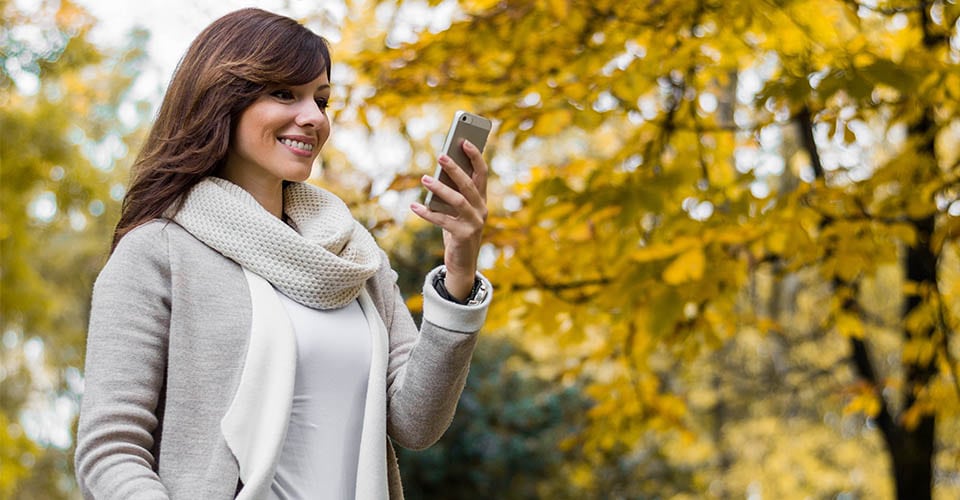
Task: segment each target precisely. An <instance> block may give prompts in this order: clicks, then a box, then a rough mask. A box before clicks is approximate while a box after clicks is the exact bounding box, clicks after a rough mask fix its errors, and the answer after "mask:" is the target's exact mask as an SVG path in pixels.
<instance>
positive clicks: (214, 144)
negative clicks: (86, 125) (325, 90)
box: [111, 8, 330, 251]
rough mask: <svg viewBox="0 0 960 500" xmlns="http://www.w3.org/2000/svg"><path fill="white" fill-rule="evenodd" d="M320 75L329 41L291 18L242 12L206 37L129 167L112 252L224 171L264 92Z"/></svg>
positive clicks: (185, 63)
mask: <svg viewBox="0 0 960 500" xmlns="http://www.w3.org/2000/svg"><path fill="white" fill-rule="evenodd" d="M324 70H326V73H327V78H328V79H329V78H330V52H329V49H328V48H327V42H326V40H325V39H324V38H323V37H321V36H319V35H316V34H314V33H313V32H312V31H310V30H309V29H307V28H305V27H304V26H302V25H300V24H299V23H297V22H296V21H294V20H293V19H290V18H288V17H284V16H280V15H277V14H273V13H270V12H267V11H264V10H260V9H252V8H251V9H241V10H238V11H235V12H231V13H230V14H227V15H225V16H223V17H221V18H220V19H217V20H216V21H214V22H213V23H212V24H211V25H210V26H208V27H207V28H206V29H205V30H203V32H202V33H200V35H198V36H197V38H196V39H195V40H194V41H193V43H192V44H191V45H190V48H189V49H187V53H186V54H185V55H184V56H183V59H182V60H181V61H180V64H179V65H178V66H177V70H176V71H175V72H174V74H173V78H172V79H171V80H170V86H169V88H168V89H167V93H166V95H165V96H164V98H163V103H162V104H161V105H160V110H159V111H158V113H157V119H156V121H155V122H154V124H153V127H152V128H151V129H150V134H149V135H148V136H147V139H146V142H145V143H144V144H143V148H142V149H141V150H140V154H138V155H137V159H136V161H134V164H133V169H132V178H131V182H130V188H129V189H128V190H127V193H126V195H125V196H124V198H123V205H122V206H121V211H120V221H119V222H118V223H117V227H116V230H115V231H114V234H113V245H112V247H111V251H112V248H115V247H116V245H117V243H118V242H119V241H120V238H122V237H123V236H124V235H125V234H127V233H128V232H130V231H131V230H133V229H134V228H136V227H137V226H139V225H141V224H143V223H145V222H148V221H150V220H152V219H156V218H158V217H161V216H162V215H163V213H164V212H165V211H166V210H167V209H168V208H170V207H171V206H173V205H174V204H175V203H180V202H182V195H183V194H185V193H186V192H187V191H189V190H190V188H192V187H193V186H194V185H196V184H197V183H198V182H200V180H201V179H203V178H204V177H206V176H208V175H211V174H213V173H214V172H216V171H217V170H218V169H219V168H220V167H221V166H222V165H223V162H224V159H225V158H226V155H227V148H228V147H229V145H230V137H231V133H232V131H233V126H234V123H235V122H236V120H237V118H238V117H239V116H240V113H241V112H242V111H243V110H244V109H246V108H247V106H249V105H250V104H251V103H253V101H255V100H256V99H257V97H259V96H260V95H262V94H263V92H265V91H266V90H267V87H268V86H270V85H274V84H284V85H301V84H304V83H307V82H309V81H311V80H314V79H316V78H317V77H318V76H319V75H320V73H321V71H324Z"/></svg>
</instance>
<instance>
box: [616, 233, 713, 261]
mask: <svg viewBox="0 0 960 500" xmlns="http://www.w3.org/2000/svg"><path fill="white" fill-rule="evenodd" d="M696 243H697V240H696V239H694V238H677V239H675V240H674V241H673V242H671V243H655V244H652V245H649V246H645V247H643V248H639V249H637V250H635V251H634V252H633V254H631V255H630V257H631V258H632V259H633V260H635V261H637V262H652V261H655V260H660V259H666V258H667V257H673V256H674V255H677V254H678V253H680V252H683V251H685V250H688V249H690V248H692V247H693V246H695V245H696Z"/></svg>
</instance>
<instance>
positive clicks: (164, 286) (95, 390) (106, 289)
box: [75, 222, 171, 499]
mask: <svg viewBox="0 0 960 500" xmlns="http://www.w3.org/2000/svg"><path fill="white" fill-rule="evenodd" d="M167 251H168V249H167V242H166V236H165V234H164V231H163V223H162V222H151V223H147V224H145V225H144V226H141V227H139V228H137V229H135V230H133V231H131V232H130V233H128V234H127V235H126V236H124V237H123V238H122V239H121V240H120V242H119V244H118V245H117V247H116V249H115V250H114V252H113V254H112V255H111V257H110V259H109V261H108V262H107V264H106V266H105V267H104V268H103V270H102V271H101V272H100V275H99V276H98V277H97V280H96V282H95V284H94V287H93V299H92V304H91V310H90V325H89V330H88V333H87V350H86V362H85V373H84V394H83V399H82V403H81V409H80V420H79V424H78V429H77V451H76V457H75V460H76V471H77V482H78V483H79V485H80V489H81V491H82V492H83V496H84V497H85V498H97V499H112V498H116V499H120V498H124V499H131V498H132V499H163V498H167V497H168V493H167V491H166V489H165V488H164V487H163V485H162V484H161V483H160V480H159V477H158V476H157V474H156V472H155V470H154V469H155V466H156V458H155V457H154V456H153V452H152V450H154V449H155V444H156V443H155V442H154V437H155V434H159V432H157V431H158V430H157V425H158V417H157V411H158V409H157V407H158V404H159V399H160V395H161V392H162V385H163V380H164V370H165V366H166V352H167V349H166V347H167V336H168V332H169V320H170V293H171V290H170V266H169V258H168V253H167Z"/></svg>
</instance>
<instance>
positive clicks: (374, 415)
mask: <svg viewBox="0 0 960 500" xmlns="http://www.w3.org/2000/svg"><path fill="white" fill-rule="evenodd" d="M330 92H331V82H330V54H329V51H328V49H327V44H326V41H325V40H324V39H323V38H321V37H319V36H317V35H316V34H314V33H312V32H311V31H310V30H308V29H306V28H305V27H303V26H301V25H300V24H298V23H297V22H295V21H293V20H292V19H289V18H286V17H283V16H278V15H275V14H271V13H269V12H266V11H263V10H259V9H244V10H240V11H237V12H233V13H231V14H228V15H226V16H224V17H222V18H220V19H218V20H217V21H215V22H214V23H213V24H211V25H210V26H209V27H208V28H207V29H205V30H204V31H203V32H202V33H201V34H200V35H199V36H198V37H197V39H196V40H194V42H193V43H192V45H191V46H190V48H189V49H188V50H187V53H186V55H185V56H184V58H183V60H182V62H181V63H180V66H179V67H178V68H177V71H176V73H175V74H174V76H173V79H172V81H171V84H170V87H169V89H168V90H167V93H166V96H165V97H164V100H163V104H162V105H161V107H160V111H159V113H158V116H157V120H156V122H155V123H154V125H153V128H152V129H151V131H150V134H149V136H148V138H147V140H146V142H145V144H144V146H143V149H142V150H141V152H140V154H139V155H138V157H137V159H136V162H135V164H134V170H133V179H132V182H131V186H130V189H129V190H128V191H127V193H126V196H125V198H124V201H123V207H122V213H121V217H120V221H119V223H118V224H117V228H116V231H115V235H114V246H113V251H112V254H111V256H110V259H109V261H108V262H107V264H106V266H105V267H104V268H103V270H102V271H101V273H100V275H99V276H98V278H97V281H96V284H95V286H94V293H93V300H92V308H91V311H90V326H89V332H88V338H87V351H86V352H87V358H86V366H85V370H86V373H85V393H84V396H83V402H82V406H81V412H80V422H79V425H78V431H77V433H78V436H77V454H76V471H77V479H78V483H79V484H80V487H81V490H82V491H83V494H84V496H86V497H88V498H143V497H146V496H149V497H150V498H191V499H192V498H210V499H221V498H244V499H248V498H249V499H253V498H256V499H261V498H266V499H301V498H332V499H341V498H342V499H347V498H350V499H353V498H361V499H385V498H402V496H403V493H402V488H401V486H400V476H399V469H398V465H397V462H396V457H395V454H394V450H393V447H392V443H393V442H395V443H398V444H400V445H401V446H406V447H410V448H416V449H420V448H425V447H427V446H430V445H431V444H432V443H434V442H435V441H436V440H437V439H439V437H440V436H441V435H442V434H443V432H444V431H445V430H446V428H447V426H448V425H449V423H450V420H451V418H452V416H453V412H454V409H455V407H456V404H457V400H458V398H459V396H460V392H461V390H462V389H463V384H464V382H465V379H466V375H467V367H468V366H469V362H470V357H471V354H472V352H473V347H474V345H475V344H476V341H477V332H478V331H479V330H480V328H481V326H482V325H483V322H484V320H485V318H486V312H487V310H488V308H489V304H490V300H491V295H492V294H491V288H492V287H491V285H490V283H489V282H488V281H487V280H486V278H484V277H483V276H481V275H480V274H479V273H477V272H476V261H477V255H478V252H479V249H480V240H481V236H482V232H483V225H484V223H485V220H486V213H487V210H486V175H487V165H486V162H485V161H484V160H483V157H482V156H481V155H480V152H479V151H478V150H477V149H476V148H475V147H472V146H471V145H470V144H464V146H463V150H464V152H465V153H466V155H467V157H468V158H469V161H470V162H471V164H472V167H473V172H474V173H473V175H472V177H470V176H468V175H467V174H465V173H464V171H463V170H462V169H461V168H460V167H459V166H458V165H456V164H455V163H454V162H453V161H452V160H450V159H449V158H446V157H444V158H441V165H442V166H443V168H444V170H445V171H446V172H447V173H448V174H449V175H450V176H451V178H453V180H454V181H455V182H456V183H457V190H455V189H452V188H450V187H448V186H445V185H443V184H442V183H438V182H433V181H432V179H429V178H426V179H424V184H425V185H426V187H427V189H429V190H431V191H432V192H433V193H434V194H435V195H436V196H438V197H440V198H442V199H443V200H444V201H446V202H447V203H449V204H450V205H452V206H455V207H457V209H456V210H455V212H454V213H453V214H450V215H446V214H438V213H435V212H433V211H431V210H429V209H427V208H426V207H424V206H422V205H415V206H413V207H411V210H413V211H414V212H415V213H417V214H418V215H419V216H421V217H423V218H424V219H426V220H428V221H430V222H433V223H435V224H436V225H438V226H440V227H441V228H443V231H444V242H445V249H444V262H445V265H444V266H439V267H437V268H435V269H433V270H431V271H430V272H429V273H428V274H427V276H426V278H425V280H424V281H425V283H424V287H423V294H424V303H423V322H422V325H421V327H420V328H419V329H418V328H417V327H416V325H415V324H414V322H413V320H412V318H411V316H410V312H409V311H408V310H407V308H406V306H405V302H404V299H403V297H401V295H400V292H399V289H398V287H397V285H396V280H397V274H396V273H395V272H394V271H393V270H392V269H391V268H390V263H389V262H388V260H387V257H386V254H385V253H384V252H383V251H382V250H381V249H380V248H379V247H378V246H377V243H376V242H375V241H374V239H373V237H372V235H371V234H370V233H369V232H368V231H367V230H366V229H365V228H364V227H363V226H362V225H361V224H359V223H358V222H357V221H356V220H354V218H353V217H352V215H351V214H350V212H349V210H348V209H347V206H346V204H344V203H343V201H341V200H340V199H339V198H337V197H336V196H335V195H333V194H332V193H329V192H327V191H324V190H322V189H319V188H316V187H314V186H312V185H309V184H306V183H304V181H305V180H306V179H307V178H308V177H309V176H310V171H311V169H312V167H313V164H314V161H315V160H316V158H317V155H319V153H320V151H321V150H322V148H323V145H324V144H325V143H326V141H327V139H328V137H329V135H330V130H331V125H330V120H329V118H328V116H327V114H326V108H327V101H328V99H329V97H330ZM161 444H162V446H161Z"/></svg>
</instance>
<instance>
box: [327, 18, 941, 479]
mask: <svg viewBox="0 0 960 500" xmlns="http://www.w3.org/2000/svg"><path fill="white" fill-rule="evenodd" d="M378 5H379V10H377V12H378V13H379V14H380V17H376V18H375V17H374V16H373V15H372V14H371V15H369V16H367V17H363V15H362V12H364V10H366V11H368V12H372V11H373V9H369V7H370V5H369V4H368V3H364V2H356V3H354V4H353V6H354V8H355V9H356V12H357V16H358V17H357V18H355V19H356V23H357V26H354V27H351V26H347V27H345V28H344V32H345V33H351V32H361V33H362V35H358V36H356V38H346V39H345V40H344V41H343V44H344V46H346V47H358V46H359V47H364V48H365V50H358V51H356V55H353V54H352V53H351V54H350V55H349V56H348V61H347V63H348V64H349V65H350V66H351V67H352V68H353V73H348V74H349V75H350V77H351V79H350V80H348V81H347V82H346V83H347V84H348V87H349V93H348V97H347V102H348V103H350V106H351V108H350V112H351V113H355V114H356V116H357V117H358V119H359V120H360V121H361V122H369V121H373V122H375V124H376V125H377V126H389V125H391V124H394V125H396V124H397V122H391V121H389V120H385V119H382V118H380V117H382V116H392V117H398V118H399V120H398V122H399V123H408V122H410V121H411V120H413V119H414V118H415V117H417V116H421V115H423V114H429V115H435V114H438V112H439V111H438V110H446V109H449V108H450V107H458V106H468V107H470V108H471V109H474V110H476V111H478V112H480V113H482V114H486V115H489V116H491V117H493V118H495V119H496V120H497V123H498V127H497V129H496V136H497V137H496V141H495V142H494V144H493V148H494V149H493V151H492V152H491V153H488V154H490V155H491V156H492V157H493V158H494V161H493V164H494V167H495V169H496V170H497V173H498V174H500V176H501V178H502V179H504V180H505V181H506V184H507V185H506V186H504V187H501V188H500V189H501V191H500V193H501V194H502V195H503V196H504V200H506V201H507V202H508V203H506V207H505V208H501V209H500V212H499V214H498V217H495V218H494V220H493V221H492V222H493V223H492V228H491V231H490V236H489V241H490V243H491V244H492V245H495V247H496V249H497V251H498V254H499V257H498V260H497V262H496V266H495V268H494V270H493V272H492V273H491V274H493V276H494V279H495V280H496V283H497V285H498V295H497V301H496V304H495V306H494V311H493V312H492V314H491V320H492V323H493V324H492V325H491V326H492V327H494V328H502V329H504V330H507V331H513V332H516V335H517V338H518V341H520V342H521V343H522V344H523V345H524V346H526V348H527V349H528V350H530V351H531V352H533V353H535V358H536V359H537V362H540V363H549V364H550V366H553V367H554V369H555V376H556V377H558V378H563V377H566V376H576V377H585V378H587V379H588V380H590V386H589V387H588V389H587V393H588V395H590V396H591V397H592V398H593V399H594V401H595V405H594V406H593V407H592V408H591V410H590V412H589V417H590V419H591V422H592V425H591V426H590V427H589V428H588V429H587V430H586V431H585V433H584V434H583V436H582V437H583V441H582V446H583V449H584V451H585V452H586V454H587V455H588V456H589V455H591V454H594V455H595V456H597V457H601V456H603V455H604V454H605V453H607V452H609V451H611V450H615V449H620V448H625V449H628V450H631V449H637V447H638V446H641V444H640V443H644V442H645V440H646V439H647V438H648V436H650V435H651V433H654V434H657V433H660V434H669V433H670V432H673V431H674V430H676V429H690V428H691V427H693V428H695V427H697V425H696V422H695V421H696V420H697V418H699V417H698V416H697V415H691V414H690V412H689V411H688V410H689V409H690V408H691V401H690V399H689V398H690V394H689V393H686V394H685V393H683V392H681V391H676V390H674V388H673V387H671V384H674V382H675V376H673V375H671V374H665V373H663V371H662V370H660V369H658V366H660V365H663V364H664V362H663V358H664V357H666V358H667V359H673V360H676V361H677V363H678V364H682V363H683V362H685V361H689V360H693V359H697V356H700V355H702V354H703V353H704V352H705V351H707V352H709V351H713V350H716V349H721V350H722V349H723V347H724V346H727V345H730V343H731V342H733V341H736V340H738V339H739V336H741V335H743V334H744V332H746V331H751V330H753V331H760V332H767V333H770V332H773V333H776V332H778V331H780V330H782V329H783V328H784V325H780V324H778V322H777V321H776V319H777V318H776V317H772V316H769V315H764V314H763V313H762V311H759V310H758V309H757V308H756V307H754V306H755V305H756V304H755V303H751V302H750V301H749V300H747V299H745V298H744V296H743V293H744V291H745V290H748V289H749V284H750V283H751V280H753V279H754V278H755V276H757V275H758V273H772V274H771V275H772V276H774V277H775V278H776V279H777V280H781V281H782V280H793V281H794V282H797V278H798V277H803V279H802V280H800V281H799V283H801V284H808V285H809V284H811V283H815V282H817V281H824V280H825V281H826V282H827V283H828V284H829V285H830V287H829V291H828V292H827V293H826V295H824V298H823V300H822V302H821V303H820V305H819V310H820V311H821V313H820V319H821V320H822V321H820V322H819V323H818V324H817V325H816V332H817V335H819V336H820V338H822V339H824V340H826V339H828V338H832V337H839V338H842V339H844V341H845V342H844V343H845V345H846V349H847V355H846V356H844V357H843V358H842V361H843V362H844V363H849V364H848V365H847V366H848V367H849V368H851V369H852V370H853V372H854V373H855V374H856V380H851V381H850V382H849V383H848V384H846V385H845V388H844V389H843V390H844V392H845V393H846V394H847V396H846V397H844V398H843V399H844V400H845V403H843V404H845V405H846V407H847V408H848V411H854V412H861V413H862V414H863V415H864V416H865V417H866V419H865V420H864V421H863V424H864V425H868V426H874V425H875V426H877V428H878V429H879V432H880V435H881V436H882V437H883V442H884V443H885V448H886V450H887V453H888V456H889V458H890V460H889V463H890V467H891V477H892V479H893V484H894V489H895V491H896V494H897V496H898V497H899V498H908V497H909V498H930V497H931V496H932V487H933V484H934V483H935V480H934V471H935V470H936V469H935V464H934V460H935V453H936V446H937V436H936V428H937V422H941V423H943V424H946V426H944V428H949V429H950V432H951V434H949V437H947V438H946V439H944V438H941V442H950V441H951V440H952V439H953V438H955V437H956V434H955V432H956V428H955V427H956V426H955V422H956V418H957V408H958V396H960V381H958V377H957V369H958V367H957V362H956V357H957V346H956V345H955V342H956V341H955V340H954V338H955V334H954V332H955V331H956V328H957V325H958V318H960V316H958V314H960V310H958V308H957V307H956V304H957V303H958V302H957V293H958V291H960V288H958V287H960V284H958V282H957V281H956V273H955V271H953V268H954V267H955V266H956V255H957V241H956V240H957V234H958V233H957V231H958V229H957V228H958V224H960V219H958V215H960V202H958V200H957V198H958V189H957V188H958V185H957V178H958V177H957V176H958V169H957V163H958V162H957V158H958V156H960V155H958V151H957V148H956V147H955V146H954V145H953V144H954V143H955V138H956V107H957V102H958V99H957V98H958V92H960V90H958V89H960V80H958V76H960V75H958V74H957V66H956V63H955V60H956V49H955V48H953V47H954V46H955V43H956V41H957V38H956V34H955V30H954V29H953V27H954V26H955V24H956V21H957V19H958V15H960V10H958V8H957V7H956V6H955V5H954V4H953V3H952V2H948V1H939V0H937V1H923V0H918V1H912V2H869V3H867V2H863V3H858V2H856V1H854V0H842V1H841V0H836V1H828V2H822V1H809V0H791V1H757V0H750V1H748V0H743V1H735V2H715V1H708V0H698V1H695V2H682V1H659V2H640V1H619V2H613V1H599V2H578V1H564V0H551V1H529V0H502V1H492V0H491V1H482V0H472V1H464V2H460V3H458V5H457V7H458V8H459V10H458V9H453V10H454V22H452V24H450V25H449V27H447V26H443V25H442V23H440V22H438V21H437V19H438V18H439V16H438V17H432V16H430V15H428V14H425V13H422V14H421V15H420V16H419V17H416V18H414V17H413V16H410V15H409V12H411V11H415V10H416V7H414V6H412V5H411V4H405V3H397V2H379V3H378ZM442 6H444V8H447V9H449V8H450V7H449V5H448V4H447V3H443V4H442ZM405 12H406V13H407V14H405ZM384 13H386V14H388V16H384V15H383V14H384ZM390 13H392V16H389V14H390ZM384 18H389V19H390V20H391V21H389V22H388V23H386V24H380V25H379V26H382V27H383V29H382V30H375V29H369V27H370V26H378V24H377V23H376V19H384ZM411 19H416V21H411ZM359 25H362V26H364V27H365V28H366V29H364V30H360V29H359ZM347 36H349V35H347ZM731 96H732V97H733V98H731ZM438 103H442V104H438ZM440 116H443V115H442V114H441V115H440ZM396 126H397V129H398V130H400V131H401V133H403V132H407V136H408V137H409V138H410V140H411V144H412V145H411V149H412V150H413V151H419V150H422V149H425V145H427V144H428V143H429V140H430V138H431V137H432V136H425V135H424V134H422V133H420V134H410V133H409V131H408V130H406V129H405V128H404V126H400V125H396ZM441 126H442V125H441ZM794 131H796V132H794ZM787 140H791V141H793V142H794V143H795V144H796V145H797V146H798V147H796V148H795V150H794V151H792V152H790V155H789V156H784V155H782V154H781V153H783V152H785V148H783V147H782V146H783V143H784V142H785V141H787ZM498 158H499V159H500V160H501V162H498V161H497V159H498ZM511 164H512V165H511ZM504 165H506V166H504ZM417 166H419V168H420V169H421V170H422V169H424V167H425V166H424V165H420V164H419V163H417V164H415V167H414V171H417V168H416V167H417ZM498 166H499V167H500V168H497V167H498ZM401 184H402V183H401ZM891 268H893V269H900V270H901V272H900V273H894V275H893V277H890V278H888V279H886V280H882V281H883V282H884V283H885V284H887V285H889V288H887V289H885V290H883V293H884V301H883V302H882V303H884V304H885V305H886V307H885V308H884V309H883V310H882V311H881V312H884V313H885V312H887V311H888V310H889V308H902V311H901V312H900V313H898V314H895V315H893V316H892V317H891V316H888V315H885V314H879V315H878V314H876V311H874V310H871V309H870V308H868V307H866V306H865V305H864V303H865V296H864V294H865V292H864V290H865V287H868V286H870V284H871V283H876V282H877V281H878V276H880V275H882V274H883V273H887V274H889V271H890V269H891ZM788 326H789V325H788ZM887 330H894V331H896V332H897V334H896V335H895V336H894V337H893V338H894V339H895V342H894V344H893V350H889V349H890V347H889V345H886V344H885V340H887V339H888V336H887V335H886V334H885V333H884V332H885V331H887ZM785 338H786V339H789V338H791V337H789V336H788V337H785ZM881 353H882V355H881ZM891 356H893V357H894V358H895V359H896V362H895V363H892V364H891V363H888V362H887V360H888V359H890V357H891ZM667 365H668V366H669V365H671V363H667ZM881 368H883V370H881ZM952 449H953V450H954V453H955V448H952ZM598 460H599V459H598ZM941 463H942V464H946V465H941V466H940V467H944V466H946V467H948V468H946V469H944V468H941V469H940V470H941V474H947V473H950V474H954V475H955V474H956V472H955V471H956V466H955V465H953V466H950V465H949V460H947V461H941ZM948 471H953V472H948ZM940 484H942V485H943V487H944V488H947V486H946V482H940Z"/></svg>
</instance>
